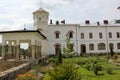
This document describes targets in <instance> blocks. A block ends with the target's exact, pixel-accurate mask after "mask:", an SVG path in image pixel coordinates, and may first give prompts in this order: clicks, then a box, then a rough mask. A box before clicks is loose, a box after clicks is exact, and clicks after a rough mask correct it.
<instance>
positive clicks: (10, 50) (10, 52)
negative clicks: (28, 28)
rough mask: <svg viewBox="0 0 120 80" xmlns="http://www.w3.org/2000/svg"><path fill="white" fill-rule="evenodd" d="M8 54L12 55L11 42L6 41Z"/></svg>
mask: <svg viewBox="0 0 120 80" xmlns="http://www.w3.org/2000/svg"><path fill="white" fill-rule="evenodd" d="M8 54H12V41H8Z"/></svg>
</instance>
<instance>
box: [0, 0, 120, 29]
mask: <svg viewBox="0 0 120 80" xmlns="http://www.w3.org/2000/svg"><path fill="white" fill-rule="evenodd" d="M119 3H120V1H119V0H111V1H110V0H43V4H42V6H43V8H45V9H46V10H48V11H49V12H50V18H52V19H55V20H62V19H66V20H67V22H69V23H80V22H81V21H82V22H84V20H86V19H90V20H92V21H93V22H96V21H97V20H102V19H109V20H112V19H119V17H120V15H119V14H120V11H119V10H117V7H118V6H120V5H119ZM0 4H1V5H0V30H13V29H23V28H24V24H26V25H29V26H30V27H31V26H32V23H33V16H32V12H34V11H35V10H37V9H38V8H39V7H40V0H11V1H10V0H0ZM27 28H28V27H27Z"/></svg>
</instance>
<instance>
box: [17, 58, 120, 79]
mask: <svg viewBox="0 0 120 80" xmlns="http://www.w3.org/2000/svg"><path fill="white" fill-rule="evenodd" d="M49 60H54V62H51V63H49V64H44V63H43V64H42V65H38V66H36V67H35V68H33V71H34V74H35V75H34V74H33V75H34V76H36V75H37V76H38V77H39V76H40V77H41V75H38V73H42V74H43V75H42V77H41V78H42V79H40V78H39V79H40V80H120V66H116V65H115V64H111V63H108V62H107V58H106V57H105V56H102V57H99V58H98V57H77V58H64V59H63V63H62V64H59V65H56V60H57V58H50V59H49ZM96 61H97V64H96V65H99V66H101V71H98V75H95V73H94V70H95V69H94V68H95V67H93V66H94V64H95V62H96ZM71 64H72V65H71ZM37 76H36V77H37ZM67 76H69V77H71V76H72V79H68V78H67V79H66V77H67ZM75 77H77V78H75ZM17 80H21V79H17ZM22 80H38V79H22Z"/></svg>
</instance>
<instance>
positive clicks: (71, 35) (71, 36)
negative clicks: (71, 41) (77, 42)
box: [67, 30, 74, 38]
mask: <svg viewBox="0 0 120 80" xmlns="http://www.w3.org/2000/svg"><path fill="white" fill-rule="evenodd" d="M73 33H74V32H73V31H72V30H70V31H68V33H67V35H68V36H69V38H73Z"/></svg>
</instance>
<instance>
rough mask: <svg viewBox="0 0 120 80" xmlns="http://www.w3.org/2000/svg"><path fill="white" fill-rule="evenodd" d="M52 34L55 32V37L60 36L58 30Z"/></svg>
mask: <svg viewBox="0 0 120 80" xmlns="http://www.w3.org/2000/svg"><path fill="white" fill-rule="evenodd" d="M54 34H55V38H56V39H58V38H59V37H60V31H55V32H54Z"/></svg>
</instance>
